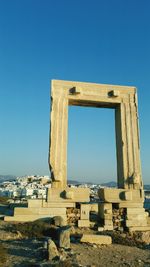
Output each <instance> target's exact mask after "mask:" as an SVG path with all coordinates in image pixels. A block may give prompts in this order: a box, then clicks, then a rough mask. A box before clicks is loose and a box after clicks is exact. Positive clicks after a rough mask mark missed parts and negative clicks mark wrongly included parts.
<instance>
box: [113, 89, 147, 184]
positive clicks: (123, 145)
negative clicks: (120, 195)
mask: <svg viewBox="0 0 150 267" xmlns="http://www.w3.org/2000/svg"><path fill="white" fill-rule="evenodd" d="M115 122H116V144H117V173H118V187H119V188H126V189H127V188H133V189H142V188H143V184H142V178H141V166H140V148H139V129H138V115H137V101H136V93H135V95H134V96H129V99H128V100H126V99H124V100H123V101H122V102H121V103H120V104H119V105H118V106H117V107H116V109H115Z"/></svg>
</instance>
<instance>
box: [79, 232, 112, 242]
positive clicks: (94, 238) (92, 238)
mask: <svg viewBox="0 0 150 267" xmlns="http://www.w3.org/2000/svg"><path fill="white" fill-rule="evenodd" d="M80 242H82V243H91V244H99V245H110V244H111V243H112V238H111V237H110V236H106V235H85V234H83V236H82V238H81V240H80Z"/></svg>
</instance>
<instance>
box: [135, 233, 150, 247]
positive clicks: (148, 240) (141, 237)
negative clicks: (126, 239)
mask: <svg viewBox="0 0 150 267" xmlns="http://www.w3.org/2000/svg"><path fill="white" fill-rule="evenodd" d="M134 235H135V239H136V240H137V241H139V242H142V243H144V244H147V245H149V244H150V231H146V232H138V233H135V234H134Z"/></svg>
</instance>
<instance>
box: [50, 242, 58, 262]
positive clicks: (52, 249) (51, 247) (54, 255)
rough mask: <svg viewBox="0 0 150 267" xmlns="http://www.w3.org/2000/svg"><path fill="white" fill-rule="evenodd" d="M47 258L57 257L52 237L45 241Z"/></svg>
mask: <svg viewBox="0 0 150 267" xmlns="http://www.w3.org/2000/svg"><path fill="white" fill-rule="evenodd" d="M47 251H48V260H53V259H56V258H58V257H59V253H58V250H57V247H56V245H55V243H54V241H53V240H52V239H50V238H49V239H48V241H47Z"/></svg>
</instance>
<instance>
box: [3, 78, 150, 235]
mask: <svg viewBox="0 0 150 267" xmlns="http://www.w3.org/2000/svg"><path fill="white" fill-rule="evenodd" d="M70 105H74V106H83V107H95V108H111V109H115V127H116V150H117V182H118V188H111V189H109V188H102V189H100V190H99V192H98V194H99V199H100V201H99V202H98V203H96V204H95V203H94V204H92V203H91V202H90V193H89V189H87V188H86V189H84V188H70V187H68V186H67V142H68V138H67V135H68V106H70ZM49 151H50V153H49V165H50V171H51V178H52V188H49V189H48V192H47V199H46V200H29V202H28V208H15V211H14V216H13V217H5V220H10V221H11V220H17V221H19V220H20V221H29V220H35V219H37V218H43V217H48V216H49V217H53V216H57V215H59V216H61V217H63V219H64V220H65V221H67V214H68V209H69V208H72V209H75V208H76V207H77V206H78V207H79V210H80V215H79V219H78V226H79V227H89V226H90V225H91V222H90V212H91V210H92V208H93V207H95V210H96V211H97V212H98V220H99V225H100V226H101V227H99V229H100V231H101V230H113V229H115V228H121V227H122V228H123V229H128V230H130V231H134V230H139V231H140V230H141V231H143V230H150V226H149V225H148V223H147V222H148V214H147V213H146V212H145V210H144V208H143V203H144V191H143V182H142V174H141V163H140V145H139V129H138V104H137V91H136V88H135V87H131V86H118V85H107V84H106V85H104V84H94V83H83V82H70V81H59V80H53V81H52V84H51V129H50V150H49Z"/></svg>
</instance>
